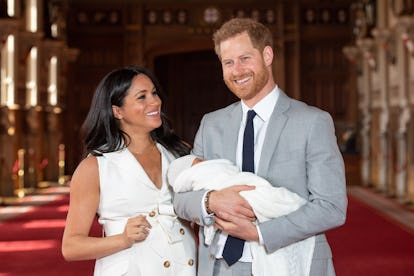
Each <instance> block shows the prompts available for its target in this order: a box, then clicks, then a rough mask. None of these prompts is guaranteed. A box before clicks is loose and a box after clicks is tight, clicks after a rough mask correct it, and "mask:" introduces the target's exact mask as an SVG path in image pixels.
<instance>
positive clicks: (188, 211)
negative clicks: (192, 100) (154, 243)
mask: <svg viewBox="0 0 414 276" xmlns="http://www.w3.org/2000/svg"><path fill="white" fill-rule="evenodd" d="M204 122H205V118H204V117H203V119H202V120H201V123H200V127H199V129H198V131H197V134H196V137H195V139H194V146H193V150H192V154H194V155H196V156H198V157H201V158H203V146H202V145H203V138H202V137H203V129H204ZM205 193H206V190H199V191H191V192H183V193H174V198H173V204H174V210H175V212H176V214H177V216H178V217H180V218H183V219H185V220H188V221H192V222H195V223H197V224H199V225H204V219H203V212H202V210H201V206H202V204H201V201H202V199H203V196H204V194H205Z"/></svg>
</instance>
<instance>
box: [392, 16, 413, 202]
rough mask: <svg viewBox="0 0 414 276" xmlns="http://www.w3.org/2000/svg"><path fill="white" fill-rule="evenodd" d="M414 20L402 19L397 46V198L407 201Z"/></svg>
mask: <svg viewBox="0 0 414 276" xmlns="http://www.w3.org/2000/svg"><path fill="white" fill-rule="evenodd" d="M413 23H414V19H413V18H411V17H401V18H399V21H398V27H397V28H396V37H397V38H396V45H397V47H396V48H397V65H398V75H397V76H398V85H399V95H398V96H399V101H398V105H399V108H400V112H399V118H398V131H397V132H396V137H397V166H396V196H397V197H398V198H400V199H402V200H406V199H407V184H408V183H407V182H408V178H407V174H408V170H407V162H408V159H407V151H408V146H407V145H408V141H407V139H408V133H407V128H408V124H409V122H410V120H412V118H411V112H410V108H409V98H408V97H409V86H408V84H409V75H408V65H409V64H408V62H409V59H410V55H411V54H412V52H413V50H414V49H413V45H412V41H411V39H410V37H409V34H408V33H409V31H410V29H411V28H412V26H413V25H414V24H413Z"/></svg>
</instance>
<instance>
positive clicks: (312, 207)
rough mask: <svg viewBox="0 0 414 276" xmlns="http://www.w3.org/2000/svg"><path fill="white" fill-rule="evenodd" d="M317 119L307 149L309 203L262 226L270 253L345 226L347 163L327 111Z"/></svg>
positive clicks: (311, 128)
mask: <svg viewBox="0 0 414 276" xmlns="http://www.w3.org/2000/svg"><path fill="white" fill-rule="evenodd" d="M315 118H316V119H315V120H313V123H312V126H311V127H310V131H309V133H308V136H307V141H306V147H305V168H306V177H304V180H303V181H304V183H303V185H306V187H307V190H308V191H309V200H308V203H306V204H305V205H303V206H302V207H300V208H299V209H298V210H296V211H294V212H292V213H290V214H288V215H286V216H282V217H278V218H275V219H272V220H269V221H267V222H264V223H261V224H260V225H259V228H260V231H261V233H262V236H263V241H264V245H265V248H266V250H267V251H268V252H269V253H271V252H274V251H276V250H277V249H279V248H281V247H284V246H287V245H289V244H292V243H294V242H297V241H300V240H303V239H305V238H308V237H310V236H313V235H317V234H320V233H323V232H325V231H327V230H329V229H332V228H335V227H338V226H340V225H342V224H344V223H345V217H346V208H347V197H346V185H345V172H344V163H343V158H342V155H341V153H340V152H339V149H338V145H337V140H336V136H335V129H334V125H333V121H332V118H331V116H330V115H329V114H328V113H326V112H321V113H319V114H318V115H317V116H315ZM300 185H302V184H300ZM280 186H283V183H280Z"/></svg>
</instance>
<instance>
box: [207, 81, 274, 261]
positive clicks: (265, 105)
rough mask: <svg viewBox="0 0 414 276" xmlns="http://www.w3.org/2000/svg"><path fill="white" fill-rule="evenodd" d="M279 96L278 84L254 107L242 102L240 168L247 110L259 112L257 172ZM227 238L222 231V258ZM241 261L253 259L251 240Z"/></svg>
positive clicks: (256, 123) (218, 254)
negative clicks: (268, 127) (270, 120)
mask: <svg viewBox="0 0 414 276" xmlns="http://www.w3.org/2000/svg"><path fill="white" fill-rule="evenodd" d="M278 98H279V89H278V87H277V86H275V88H274V89H273V90H272V91H271V92H270V93H269V94H268V95H266V96H265V97H264V98H263V99H262V100H260V101H259V102H258V103H257V104H256V105H255V106H254V107H253V108H249V107H248V106H247V105H246V104H245V103H244V102H243V101H242V102H241V106H242V112H243V116H242V121H241V122H240V129H239V134H238V141H237V149H236V165H237V166H238V167H239V169H241V167H242V159H243V158H242V151H243V134H244V128H245V125H246V119H247V112H248V111H249V110H250V109H253V110H254V111H255V112H256V114H257V115H256V116H255V117H254V119H253V127H254V167H255V170H254V171H255V172H257V170H258V167H259V162H260V157H261V153H262V148H263V142H264V139H265V136H266V130H267V126H268V125H269V119H270V116H271V115H272V112H273V110H274V108H275V105H276V102H277V99H278ZM246 184H248V183H246ZM202 205H203V208H202V210H204V212H203V213H204V214H203V215H204V218H205V221H211V215H208V214H207V212H206V211H205V206H204V198H203V200H202ZM257 230H258V233H259V239H260V243H261V244H263V239H262V235H261V233H260V230H259V227H257ZM226 239H227V234H226V233H221V234H220V237H219V240H218V244H217V251H216V252H215V256H216V258H222V254H223V249H224V245H225V243H226ZM239 261H241V262H251V261H252V254H251V250H250V243H249V242H245V243H244V249H243V255H242V257H241V258H240V260H239Z"/></svg>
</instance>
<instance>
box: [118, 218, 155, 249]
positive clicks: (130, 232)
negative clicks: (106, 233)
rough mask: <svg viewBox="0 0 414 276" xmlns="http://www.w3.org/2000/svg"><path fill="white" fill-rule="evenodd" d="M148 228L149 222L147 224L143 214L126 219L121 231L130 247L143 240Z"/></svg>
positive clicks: (149, 226)
mask: <svg viewBox="0 0 414 276" xmlns="http://www.w3.org/2000/svg"><path fill="white" fill-rule="evenodd" d="M150 228H151V224H149V222H148V221H147V219H146V217H145V216H144V215H140V216H137V217H134V218H130V219H128V222H127V224H126V226H125V230H124V233H123V235H124V238H125V241H126V244H127V245H128V247H131V246H132V245H133V244H134V243H136V242H141V241H143V240H145V239H146V238H147V236H148V234H149V229H150Z"/></svg>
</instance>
